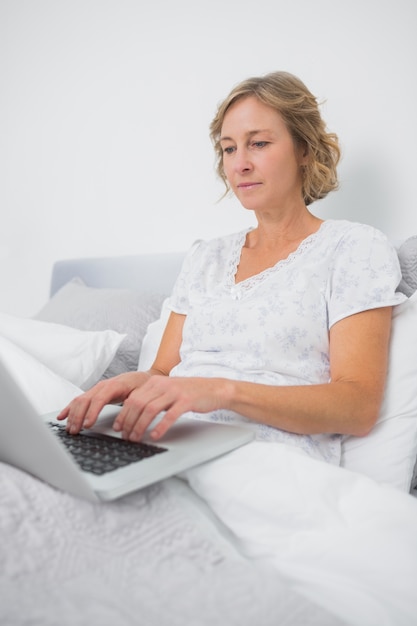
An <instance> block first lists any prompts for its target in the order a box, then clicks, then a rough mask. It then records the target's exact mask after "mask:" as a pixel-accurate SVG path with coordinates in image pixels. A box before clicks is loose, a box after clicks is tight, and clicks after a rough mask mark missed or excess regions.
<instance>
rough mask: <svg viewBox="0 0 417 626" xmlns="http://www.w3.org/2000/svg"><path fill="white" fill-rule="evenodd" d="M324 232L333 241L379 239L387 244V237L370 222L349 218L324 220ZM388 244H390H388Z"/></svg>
mask: <svg viewBox="0 0 417 626" xmlns="http://www.w3.org/2000/svg"><path fill="white" fill-rule="evenodd" d="M324 226H325V234H326V236H327V238H329V239H332V240H333V241H339V242H341V241H345V242H347V241H350V242H352V243H353V242H355V241H357V242H360V241H372V240H373V241H381V242H386V243H387V244H389V240H388V237H387V235H386V234H385V233H383V232H382V231H381V230H379V229H378V228H376V227H375V226H371V225H370V224H364V223H362V222H353V221H350V220H326V221H325V222H324ZM389 245H390V244H389Z"/></svg>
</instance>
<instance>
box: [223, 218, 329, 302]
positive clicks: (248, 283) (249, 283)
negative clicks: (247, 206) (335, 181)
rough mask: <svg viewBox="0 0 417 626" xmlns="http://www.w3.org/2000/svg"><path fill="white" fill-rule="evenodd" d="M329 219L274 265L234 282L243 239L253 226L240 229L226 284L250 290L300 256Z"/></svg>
mask: <svg viewBox="0 0 417 626" xmlns="http://www.w3.org/2000/svg"><path fill="white" fill-rule="evenodd" d="M329 221H330V220H328V221H324V222H322V223H321V224H320V227H319V228H318V230H316V232H314V233H312V234H311V235H308V237H306V238H305V239H303V241H302V242H301V243H300V244H299V246H298V247H297V248H296V250H294V252H290V254H289V255H288V256H287V257H286V258H285V259H281V260H280V261H277V263H275V265H273V266H272V267H267V268H266V269H265V270H263V271H262V272H259V274H255V275H254V276H249V278H245V280H242V281H240V282H238V283H236V280H235V276H236V273H237V269H238V266H239V263H240V257H241V254H242V248H243V246H244V245H245V241H246V237H247V235H248V233H250V232H251V231H252V230H253V228H248V229H247V230H244V231H242V232H241V233H239V234H238V236H237V237H236V241H235V246H234V250H233V251H232V254H231V256H230V261H229V264H228V265H229V267H228V271H227V274H226V281H227V285H228V286H229V287H231V288H233V287H234V288H239V290H240V291H244V292H247V291H251V290H252V289H253V288H255V287H257V286H258V285H260V284H261V283H263V282H264V281H265V280H266V279H267V278H268V277H269V275H270V274H272V273H273V272H275V271H276V270H277V269H278V268H280V267H285V266H287V265H289V264H290V263H292V262H293V261H294V260H295V259H297V258H299V257H300V256H302V255H303V254H304V252H305V251H306V249H307V248H309V247H310V246H311V244H312V243H314V241H315V240H316V239H317V238H318V237H319V236H321V234H322V232H323V230H324V227H325V226H327V224H328V223H329Z"/></svg>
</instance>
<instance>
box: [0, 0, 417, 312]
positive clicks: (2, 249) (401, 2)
mask: <svg viewBox="0 0 417 626" xmlns="http://www.w3.org/2000/svg"><path fill="white" fill-rule="evenodd" d="M416 24H417V2H416V1H415V0H285V2H284V1H283V0H256V2H254V1H253V0H0V96H1V99H0V107H1V109H0V113H1V114H0V173H1V174H0V175H1V178H0V208H1V228H0V311H3V312H8V313H13V314H17V315H23V316H26V315H32V314H34V313H36V312H37V310H38V309H40V308H41V306H42V305H43V304H44V303H45V301H46V299H47V297H48V290H49V280H50V273H51V268H52V264H53V262H54V261H55V260H56V259H58V258H68V257H77V256H101V255H111V256H112V255H119V254H136V253H138V252H147V251H172V250H182V249H187V248H188V247H189V245H190V244H191V243H192V242H193V240H194V239H196V238H210V237H213V236H216V235H218V234H223V233H228V232H231V231H235V230H239V229H241V228H243V227H245V226H247V225H249V224H251V223H252V217H251V215H250V214H249V213H248V212H246V211H245V210H244V209H242V208H240V207H238V205H237V203H236V202H235V201H234V200H233V199H231V200H230V199H226V200H223V201H222V202H220V203H219V202H218V198H219V197H220V196H221V194H222V191H223V188H222V185H221V184H220V183H219V182H218V181H217V180H216V177H215V173H214V155H213V151H212V147H211V144H210V141H209V138H208V126H209V123H210V121H211V118H212V116H213V114H214V112H215V108H216V105H217V103H218V102H219V101H220V100H221V99H222V98H223V97H224V96H226V95H227V93H228V92H229V90H230V89H231V87H232V86H234V85H235V84H236V83H237V82H239V81H240V80H242V79H244V78H247V77H249V76H251V75H259V74H264V73H267V72H270V71H274V70H277V69H282V70H287V71H290V72H292V73H294V74H296V75H298V76H299V77H300V78H301V79H302V80H303V81H304V82H305V83H306V84H307V86H308V87H309V88H310V90H311V91H312V92H313V93H314V94H315V95H316V96H317V97H318V99H319V100H320V101H324V100H325V103H324V104H323V115H324V118H325V120H326V121H327V125H328V127H329V129H330V130H332V131H335V132H337V134H338V135H339V137H340V140H341V144H342V147H343V155H344V156H343V161H342V163H341V166H340V178H341V190H340V191H339V192H337V193H336V194H331V195H330V196H329V197H328V198H327V199H326V200H324V201H322V202H319V203H316V204H314V205H312V207H311V208H312V210H313V212H316V214H318V215H319V216H321V217H343V218H347V219H352V220H358V221H362V222H367V223H371V224H373V225H375V226H377V227H379V228H381V229H382V230H384V231H386V232H388V233H389V234H390V235H391V236H392V237H393V238H394V239H400V238H403V237H406V236H408V235H411V234H417V206H416V202H417V200H416V191H415V186H416V179H417V171H416V170H417V157H416V149H417V132H416V131H417V121H416V117H417V115H416V113H417V107H416V74H417V71H416V70H417V67H416V65H417V63H416V61H417V37H416Z"/></svg>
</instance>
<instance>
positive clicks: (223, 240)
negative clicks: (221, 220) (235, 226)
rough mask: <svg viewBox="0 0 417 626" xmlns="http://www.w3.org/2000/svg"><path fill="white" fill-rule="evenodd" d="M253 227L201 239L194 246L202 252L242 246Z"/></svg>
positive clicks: (226, 249)
mask: <svg viewBox="0 0 417 626" xmlns="http://www.w3.org/2000/svg"><path fill="white" fill-rule="evenodd" d="M250 230H252V228H246V229H245V230H240V231H237V232H234V233H229V234H226V235H220V236H219V237H214V238H212V239H200V240H198V241H197V242H195V244H194V246H193V248H194V249H195V250H198V251H199V253H200V254H202V253H211V252H217V253H219V252H222V251H226V252H228V251H229V250H232V249H234V248H235V247H236V246H242V245H243V244H244V242H245V239H246V235H247V234H248V232H249V231H250Z"/></svg>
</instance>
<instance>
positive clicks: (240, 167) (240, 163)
mask: <svg viewBox="0 0 417 626" xmlns="http://www.w3.org/2000/svg"><path fill="white" fill-rule="evenodd" d="M233 165H234V167H235V171H236V172H239V173H243V172H250V171H251V170H252V167H253V166H252V162H251V160H250V158H249V154H248V152H247V150H238V151H237V152H236V155H235V160H234V164H233Z"/></svg>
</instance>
